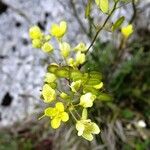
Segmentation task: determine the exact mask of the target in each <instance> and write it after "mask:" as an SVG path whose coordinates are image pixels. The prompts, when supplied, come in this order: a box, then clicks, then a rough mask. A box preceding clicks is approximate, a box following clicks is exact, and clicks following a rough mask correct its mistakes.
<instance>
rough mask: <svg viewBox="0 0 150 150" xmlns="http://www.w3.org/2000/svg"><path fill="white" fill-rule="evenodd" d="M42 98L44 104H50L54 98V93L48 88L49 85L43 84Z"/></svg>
mask: <svg viewBox="0 0 150 150" xmlns="http://www.w3.org/2000/svg"><path fill="white" fill-rule="evenodd" d="M42 96H43V98H44V102H45V103H50V102H52V101H53V100H55V98H56V92H55V90H54V89H52V88H51V87H50V85H48V84H45V85H44V86H43V89H42Z"/></svg>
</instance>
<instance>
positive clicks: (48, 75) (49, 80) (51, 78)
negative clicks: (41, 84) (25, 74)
mask: <svg viewBox="0 0 150 150" xmlns="http://www.w3.org/2000/svg"><path fill="white" fill-rule="evenodd" d="M56 79H57V78H56V76H55V75H54V74H53V73H46V76H45V79H44V81H45V82H47V83H52V82H55V81H56Z"/></svg>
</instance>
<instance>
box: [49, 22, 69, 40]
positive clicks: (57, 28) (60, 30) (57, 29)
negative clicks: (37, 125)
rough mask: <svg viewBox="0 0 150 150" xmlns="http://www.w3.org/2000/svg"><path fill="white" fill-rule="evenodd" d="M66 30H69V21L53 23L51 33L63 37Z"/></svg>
mask: <svg viewBox="0 0 150 150" xmlns="http://www.w3.org/2000/svg"><path fill="white" fill-rule="evenodd" d="M66 30H67V23H66V22H65V21H61V22H60V24H59V25H58V24H52V27H51V29H50V33H51V34H52V36H55V37H57V38H62V37H63V35H64V34H65V33H66Z"/></svg>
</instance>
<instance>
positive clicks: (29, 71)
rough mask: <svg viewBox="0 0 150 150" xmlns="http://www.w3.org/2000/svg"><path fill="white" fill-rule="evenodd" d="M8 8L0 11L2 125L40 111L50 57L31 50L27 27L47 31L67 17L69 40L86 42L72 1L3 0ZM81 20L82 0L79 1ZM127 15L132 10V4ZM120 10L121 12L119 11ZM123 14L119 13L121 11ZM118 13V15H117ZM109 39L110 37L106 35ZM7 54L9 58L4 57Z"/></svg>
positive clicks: (0, 110) (0, 107)
mask: <svg viewBox="0 0 150 150" xmlns="http://www.w3.org/2000/svg"><path fill="white" fill-rule="evenodd" d="M3 2H4V3H6V5H8V9H7V10H6V11H5V12H3V13H1V14H0V56H4V58H0V127H3V126H8V125H12V124H13V123H15V122H18V121H21V120H23V119H25V118H26V117H28V116H30V115H31V114H33V113H36V112H37V111H39V109H37V108H36V107H37V106H43V103H42V102H41V101H40V98H39V95H40V89H41V86H42V82H43V77H44V74H45V70H46V65H47V63H46V62H47V56H46V54H43V53H42V52H41V51H39V50H36V49H32V48H31V44H30V40H29V37H28V29H29V27H30V26H31V25H32V24H36V23H40V24H42V26H44V27H45V30H46V31H47V30H48V29H49V27H50V25H51V23H53V22H59V21H61V20H64V19H65V20H67V22H69V31H68V35H67V38H66V39H67V40H69V41H70V42H71V43H74V44H73V45H75V44H77V42H79V41H81V40H82V41H87V42H88V39H87V37H86V35H85V34H83V32H82V30H81V28H80V26H79V24H78V22H77V21H76V20H75V18H74V16H73V12H72V9H71V8H70V3H69V0H66V1H64V0H13V1H12V0H3ZM76 3H78V4H77V8H78V13H79V14H80V18H81V20H82V21H83V22H84V23H86V22H87V21H86V20H85V19H84V14H82V13H81V10H82V9H81V8H82V7H81V4H82V0H78V1H76ZM128 8H129V10H128V11H129V12H128V14H126V12H127V11H123V12H122V14H125V15H126V16H129V14H131V13H132V12H131V11H130V6H129V7H128ZM118 13H119V12H118ZM119 15H120V14H119ZM147 15H149V14H147ZM116 16H117V14H116ZM106 39H107V36H106ZM5 56H6V57H5ZM6 93H9V94H10V95H11V96H12V98H13V99H12V103H11V104H10V105H9V106H2V105H1V104H2V101H3V98H4V95H5V94H6Z"/></svg>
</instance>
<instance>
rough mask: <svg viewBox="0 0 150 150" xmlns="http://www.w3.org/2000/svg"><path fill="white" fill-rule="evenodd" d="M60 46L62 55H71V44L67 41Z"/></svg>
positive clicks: (65, 56)
mask: <svg viewBox="0 0 150 150" xmlns="http://www.w3.org/2000/svg"><path fill="white" fill-rule="evenodd" d="M59 47H60V50H61V55H62V56H63V57H64V58H67V57H68V56H69V53H70V45H69V44H68V43H66V42H63V43H61V44H60V45H59Z"/></svg>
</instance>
